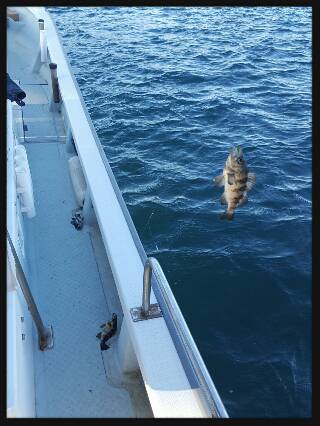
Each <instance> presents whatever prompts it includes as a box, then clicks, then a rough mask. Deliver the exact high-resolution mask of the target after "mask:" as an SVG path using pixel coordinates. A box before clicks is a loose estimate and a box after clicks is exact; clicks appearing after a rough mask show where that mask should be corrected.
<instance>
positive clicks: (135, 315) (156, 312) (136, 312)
mask: <svg viewBox="0 0 320 426" xmlns="http://www.w3.org/2000/svg"><path fill="white" fill-rule="evenodd" d="M130 313H131V318H132V321H133V322H137V321H144V320H148V319H152V318H159V317H162V316H163V315H162V312H161V309H160V306H159V303H152V304H151V305H150V307H149V310H148V313H147V314H144V313H143V311H142V306H138V307H137V308H131V309H130Z"/></svg>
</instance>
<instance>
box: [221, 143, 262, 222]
mask: <svg viewBox="0 0 320 426" xmlns="http://www.w3.org/2000/svg"><path fill="white" fill-rule="evenodd" d="M213 180H214V183H215V184H216V185H218V186H224V192H223V194H222V196H221V199H220V201H221V204H226V205H227V209H226V211H225V212H224V213H223V214H222V215H221V216H220V218H221V219H228V220H232V219H233V216H234V211H235V209H236V207H237V206H242V205H243V204H245V203H246V202H247V201H248V192H249V191H250V190H251V189H252V187H253V185H254V184H255V181H256V175H255V174H254V173H249V170H248V168H247V165H246V162H245V159H244V157H243V152H242V148H232V149H231V150H230V154H229V156H228V158H227V161H226V164H225V166H224V169H223V173H222V175H220V176H217V177H215V178H214V179H213Z"/></svg>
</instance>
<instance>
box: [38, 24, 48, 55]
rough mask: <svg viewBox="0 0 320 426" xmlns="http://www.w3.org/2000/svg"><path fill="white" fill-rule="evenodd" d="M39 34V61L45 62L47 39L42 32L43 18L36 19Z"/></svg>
mask: <svg viewBox="0 0 320 426" xmlns="http://www.w3.org/2000/svg"><path fill="white" fill-rule="evenodd" d="M38 24H39V34H40V62H41V63H43V62H47V41H46V35H45V33H44V20H43V19H38Z"/></svg>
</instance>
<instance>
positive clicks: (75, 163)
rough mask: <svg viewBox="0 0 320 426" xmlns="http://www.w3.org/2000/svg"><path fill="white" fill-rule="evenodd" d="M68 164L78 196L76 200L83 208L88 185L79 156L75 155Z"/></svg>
mask: <svg viewBox="0 0 320 426" xmlns="http://www.w3.org/2000/svg"><path fill="white" fill-rule="evenodd" d="M68 162H69V172H70V177H71V181H72V185H73V189H74V192H75V195H76V199H77V202H78V204H79V206H80V207H82V206H83V203H84V198H85V194H86V190H87V184H86V180H85V177H84V174H83V171H82V167H81V163H80V160H79V157H78V156H77V155H74V156H73V157H71V158H69V160H68Z"/></svg>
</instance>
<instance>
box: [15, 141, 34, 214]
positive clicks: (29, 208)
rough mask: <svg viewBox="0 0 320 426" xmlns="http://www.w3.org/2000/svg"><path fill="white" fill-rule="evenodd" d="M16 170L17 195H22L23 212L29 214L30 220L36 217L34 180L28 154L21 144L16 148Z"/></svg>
mask: <svg viewBox="0 0 320 426" xmlns="http://www.w3.org/2000/svg"><path fill="white" fill-rule="evenodd" d="M14 169H15V174H16V190H17V194H19V195H20V202H21V211H22V212H23V213H27V216H28V218H29V219H31V218H32V217H34V216H35V215H36V211H35V206H34V197H33V186H32V178H31V173H30V168H29V162H28V157H27V152H26V149H25V147H24V146H22V145H21V144H20V145H16V147H15V155H14Z"/></svg>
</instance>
